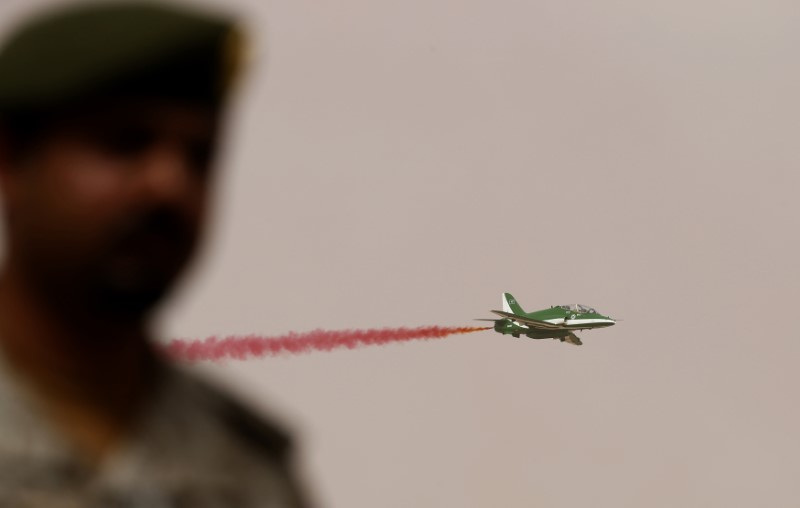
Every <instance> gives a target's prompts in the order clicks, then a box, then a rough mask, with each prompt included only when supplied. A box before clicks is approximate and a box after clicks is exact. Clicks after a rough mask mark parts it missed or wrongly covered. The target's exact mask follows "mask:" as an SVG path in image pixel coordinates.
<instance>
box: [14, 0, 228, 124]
mask: <svg viewBox="0 0 800 508" xmlns="http://www.w3.org/2000/svg"><path fill="white" fill-rule="evenodd" d="M238 34H239V32H238V30H237V29H236V25H235V23H234V22H233V21H232V20H231V19H228V18H225V17H222V16H217V15H211V14H208V13H205V12H200V11H194V10H190V9H187V8H185V7H177V6H171V5H168V4H161V3H153V2H124V3H118V2H104V3H100V2H95V3H82V4H73V5H71V6H68V7H62V8H60V9H58V10H54V11H49V12H47V13H45V14H43V15H40V16H39V17H36V18H35V19H32V20H31V21H29V22H27V23H25V24H23V25H21V26H19V27H18V28H17V29H16V30H15V31H14V32H13V33H12V34H11V36H10V37H9V38H8V39H7V40H6V42H5V44H4V45H3V46H2V48H1V49H0V112H2V111H18V110H21V111H25V110H31V109H32V110H41V109H47V108H50V107H53V106H57V105H61V104H65V103H69V102H70V101H75V100H79V99H81V98H84V97H92V96H95V95H98V94H103V93H115V92H123V93H132V94H137V93H139V94H166V95H169V96H175V97H185V98H194V99H203V100H209V101H219V100H222V99H223V98H224V96H225V94H226V92H227V89H228V85H229V82H230V79H231V76H232V74H234V73H235V71H236V69H235V67H236V64H237V52H238V51H239V48H238V47H237V46H238V44H239V37H238Z"/></svg>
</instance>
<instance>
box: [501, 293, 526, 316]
mask: <svg viewBox="0 0 800 508" xmlns="http://www.w3.org/2000/svg"><path fill="white" fill-rule="evenodd" d="M503 311H505V312H511V313H512V314H519V315H523V314H525V311H524V310H522V307H520V306H519V304H518V303H517V299H516V298H514V297H513V296H512V295H511V293H503Z"/></svg>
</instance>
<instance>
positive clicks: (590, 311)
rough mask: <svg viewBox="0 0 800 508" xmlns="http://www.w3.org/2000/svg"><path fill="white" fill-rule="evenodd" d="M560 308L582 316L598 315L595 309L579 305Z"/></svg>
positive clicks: (561, 306)
mask: <svg viewBox="0 0 800 508" xmlns="http://www.w3.org/2000/svg"><path fill="white" fill-rule="evenodd" d="M559 307H560V308H562V309H564V310H568V311H572V312H577V313H580V314H597V311H596V310H594V309H593V308H591V307H589V306H586V305H581V304H578V303H573V304H572V305H559Z"/></svg>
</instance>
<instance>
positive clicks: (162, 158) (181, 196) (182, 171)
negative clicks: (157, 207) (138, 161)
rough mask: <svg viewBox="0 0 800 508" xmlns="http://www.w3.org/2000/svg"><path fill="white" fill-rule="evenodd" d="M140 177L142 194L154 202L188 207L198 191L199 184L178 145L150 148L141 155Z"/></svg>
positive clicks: (165, 144)
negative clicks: (142, 158)
mask: <svg viewBox="0 0 800 508" xmlns="http://www.w3.org/2000/svg"><path fill="white" fill-rule="evenodd" d="M143 162H144V164H143V166H144V167H143V168H142V172H141V174H140V176H141V178H142V180H141V184H142V187H143V191H144V193H145V194H146V196H147V198H148V199H149V200H151V201H153V202H154V203H158V204H168V205H176V206H186V205H191V204H192V203H193V201H194V200H195V199H196V198H197V196H198V193H199V192H200V190H201V189H200V182H199V179H198V177H197V174H196V171H195V170H194V168H193V167H192V164H191V163H190V160H189V157H188V156H187V154H186V150H184V149H183V148H182V147H181V146H179V145H177V144H172V143H164V144H159V145H156V146H153V147H152V148H151V149H150V150H149V151H148V153H147V154H146V156H145V159H144V161H143Z"/></svg>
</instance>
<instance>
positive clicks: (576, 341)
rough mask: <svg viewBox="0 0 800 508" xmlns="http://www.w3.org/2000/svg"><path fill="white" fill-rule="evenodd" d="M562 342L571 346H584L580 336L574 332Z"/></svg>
mask: <svg viewBox="0 0 800 508" xmlns="http://www.w3.org/2000/svg"><path fill="white" fill-rule="evenodd" d="M561 342H569V343H570V344H575V345H576V346H580V345H581V344H583V342H581V339H579V338H578V336H577V335H575V334H574V333H572V332H569V335H567V336H566V337H564V338H563V339H561Z"/></svg>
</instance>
